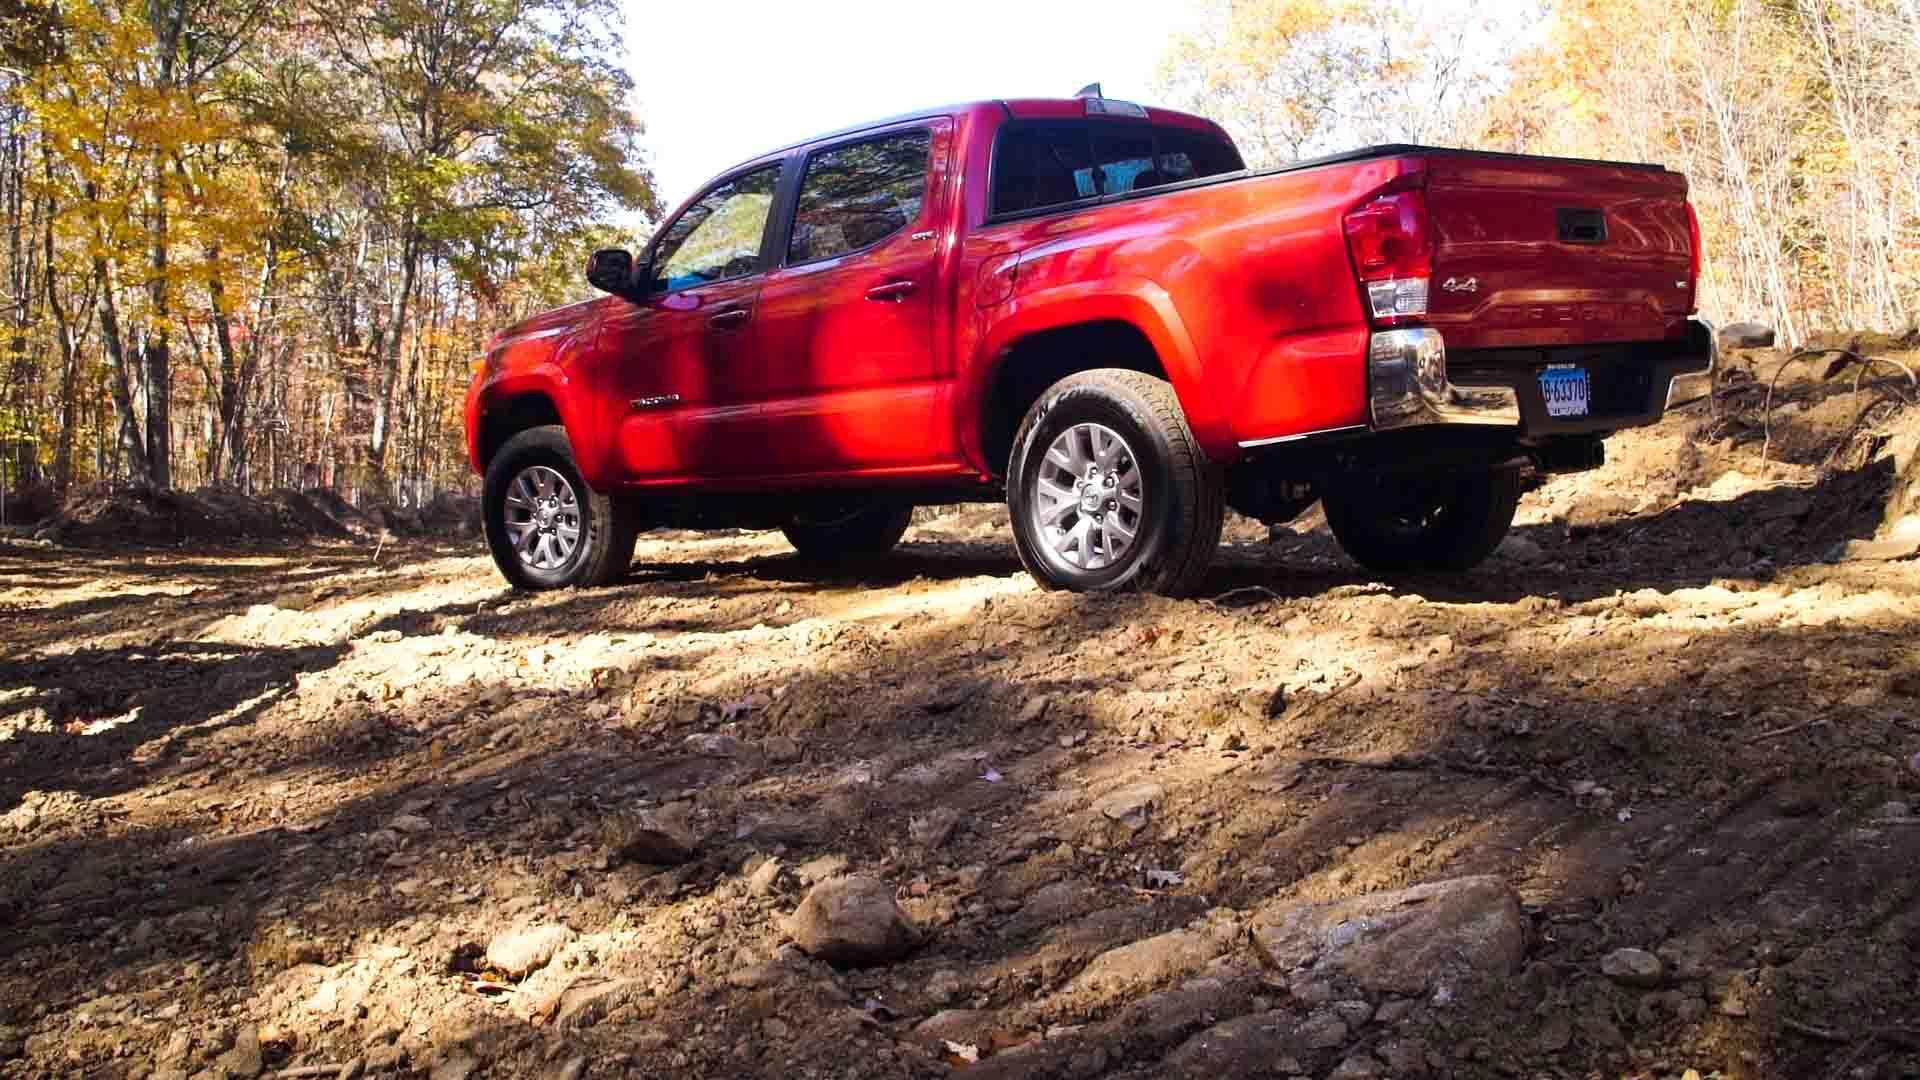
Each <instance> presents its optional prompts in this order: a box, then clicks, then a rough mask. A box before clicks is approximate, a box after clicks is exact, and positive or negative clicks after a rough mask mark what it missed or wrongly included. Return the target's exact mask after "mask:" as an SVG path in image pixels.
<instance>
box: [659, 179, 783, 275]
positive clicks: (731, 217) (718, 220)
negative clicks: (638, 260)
mask: <svg viewBox="0 0 1920 1080" xmlns="http://www.w3.org/2000/svg"><path fill="white" fill-rule="evenodd" d="M779 179H780V166H779V165H777V164H776V165H768V166H766V167H765V168H761V169H755V170H754V171H752V172H750V173H744V174H742V175H740V176H736V177H734V178H733V179H732V180H729V181H727V182H726V183H724V184H721V185H720V186H719V187H716V188H714V189H713V190H712V191H709V192H707V193H706V194H705V195H702V196H701V197H700V201H698V202H696V203H694V204H693V205H692V206H689V207H687V210H686V213H683V214H681V215H680V216H679V217H678V218H676V219H674V222H673V224H672V225H670V226H668V228H667V233H666V235H665V236H663V237H661V238H660V246H659V248H658V249H656V251H655V252H654V256H653V277H654V288H655V289H656V290H658V291H661V292H678V291H680V290H681V289H691V288H693V287H695V286H697V285H707V284H710V283H712V282H715V281H726V280H727V279H729V278H737V277H744V276H746V275H748V274H751V273H753V272H755V271H756V270H759V269H760V242H761V240H762V238H763V237H765V235H766V230H767V215H768V214H769V213H771V212H772V210H773V189H774V185H775V184H777V183H778V182H779Z"/></svg>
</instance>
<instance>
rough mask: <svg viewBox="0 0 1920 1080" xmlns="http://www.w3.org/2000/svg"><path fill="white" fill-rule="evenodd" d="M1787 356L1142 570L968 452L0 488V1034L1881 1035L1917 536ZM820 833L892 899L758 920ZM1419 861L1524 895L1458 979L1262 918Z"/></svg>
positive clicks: (1445, 1058)
mask: <svg viewBox="0 0 1920 1080" xmlns="http://www.w3.org/2000/svg"><path fill="white" fill-rule="evenodd" d="M1828 389H1829V390H1831V391H1832V392H1831V393H1828V392H1827V391H1826V390H1821V389H1820V388H1819V387H1812V388H1809V389H1808V390H1807V392H1806V393H1805V394H1804V395H1803V396H1802V397H1801V398H1800V399H1798V400H1797V403H1796V404H1795V405H1794V407H1793V408H1792V409H1791V410H1789V411H1788V413H1789V414H1786V415H1782V416H1779V417H1776V419H1775V422H1774V426H1775V430H1774V433H1773V434H1774V439H1773V444H1772V445H1771V446H1770V447H1769V448H1768V449H1769V454H1770V456H1771V457H1772V458H1773V459H1775V460H1781V461H1784V462H1785V464H1784V465H1778V466H1771V467H1763V466H1762V465H1761V463H1760V446H1759V443H1758V441H1757V440H1758V439H1759V437H1760V435H1761V432H1760V431H1759V428H1758V427H1757V426H1756V424H1755V422H1754V415H1753V413H1752V411H1751V409H1748V410H1747V411H1746V412H1745V413H1741V412H1740V410H1739V409H1738V408H1734V407H1732V406H1729V411H1728V412H1727V413H1723V415H1721V416H1718V417H1710V416H1707V415H1705V411H1704V409H1702V408H1695V409H1692V410H1688V411H1686V412H1685V413H1683V414H1678V415H1675V416H1674V417H1671V418H1669V420H1668V421H1667V422H1666V423H1664V424H1663V425H1661V426H1660V427H1658V428H1654V429H1649V430H1645V431H1640V432H1635V433H1631V434H1629V435H1625V436H1622V437H1620V438H1618V439H1616V440H1615V441H1614V442H1613V443H1611V444H1610V446H1609V451H1610V455H1611V461H1610V463H1609V465H1608V466H1607V467H1606V468H1605V469H1603V470H1601V471H1599V472H1595V473H1591V474H1586V475H1580V476H1571V477H1561V478H1556V479H1554V480H1552V481H1550V482H1549V483H1547V484H1545V485H1544V486H1542V487H1541V488H1539V489H1538V490H1536V491H1534V492H1531V493H1530V494H1529V495H1528V496H1527V498H1526V500H1525V502H1524V503H1523V506H1522V510H1521V515H1522V516H1521V523H1520V525H1519V526H1518V527H1517V528H1516V530H1515V533H1514V535H1513V537H1512V538H1510V539H1509V541H1508V543H1507V544H1506V545H1505V546H1504V547H1503V548H1502V550H1501V551H1500V552H1499V553H1498V554H1496V556H1495V557H1494V559H1493V560H1492V561H1490V562H1489V563H1488V564H1486V565H1485V566H1483V567H1482V568H1480V569H1479V570H1478V571H1476V572H1475V573H1473V574H1470V575H1466V576H1464V577H1458V578H1433V579H1409V580H1401V581H1395V582H1390V583H1386V582H1380V581H1377V580H1375V579H1374V578H1372V577H1371V576H1369V575H1368V574H1366V573H1365V572H1363V571H1361V570H1359V569H1358V568H1356V567H1355V566H1354V565H1353V564H1352V563H1351V562H1349V561H1348V560H1346V559H1345V558H1344V557H1343V556H1342V555H1341V554H1340V552H1339V550H1338V548H1337V546H1336V545H1335V544H1334V543H1333V541H1332V539H1331V537H1330V536H1329V535H1328V534H1327V532H1326V530H1325V527H1324V525H1323V524H1322V523H1321V521H1320V519H1319V516H1318V514H1317V512H1316V513H1314V514H1312V515H1310V516H1309V517H1308V518H1306V519H1303V520H1301V521H1299V522H1296V523H1295V524H1294V525H1293V526H1290V527H1282V528H1278V529H1275V530H1273V532H1272V533H1271V535H1269V532H1268V530H1267V529H1266V528H1264V527H1262V526H1258V525H1256V524H1254V523H1251V522H1246V521H1235V522H1234V523H1233V524H1232V526H1231V527H1230V529H1229V536H1228V542H1227V544H1226V546H1225V547H1224V549H1223V551H1222V553H1221V558H1220V560H1219V562H1218V565H1217V567H1216V569H1215V570H1214V572H1213V576H1212V578H1211V580H1210V582H1209V587H1208V589H1207V590H1206V592H1205V597H1206V598H1204V599H1199V600H1191V601H1172V600H1164V599H1158V598H1151V597H1139V596H1121V597H1081V596H1071V595H1061V594H1051V593H1044V592H1041V591H1038V590H1037V589H1036V588H1035V587H1034V585H1033V584H1032V582H1031V581H1030V579H1029V578H1028V577H1027V576H1026V575H1025V574H1023V573H1022V572H1021V571H1020V568H1019V564H1018V561H1017V560H1016V558H1015V556H1014V553H1013V549H1012V546H1011V543H1010V541H1009V540H1008V538H1007V536H1006V534H1005V530H1004V528H1002V527H1001V526H1000V521H1001V519H1002V518H1003V517H1004V511H1003V510H1000V509H996V508H993V507H978V508H966V509H962V510H957V511H953V512H948V513H943V514H939V515H932V516H930V517H929V519H928V520H925V521H923V522H922V523H920V524H918V525H916V526H915V528H914V530H913V531H912V532H911V533H910V534H909V535H908V537H907V541H906V543H904V544H903V545H902V546H901V548H900V549H899V550H898V551H897V552H896V553H895V554H894V555H892V556H891V557H888V558H885V559H882V560H877V561H875V562H873V563H872V564H871V565H867V566H862V567H858V568H850V569H840V570H834V569H827V568H821V567H816V566H810V565H807V564H804V563H802V562H799V561H797V560H796V559H795V558H794V557H793V556H792V555H791V553H790V552H789V550H788V549H787V548H786V547H785V545H784V544H783V542H782V541H781V540H780V538H779V537H778V535H777V534H722V535H711V536H696V535H692V534H667V535H651V536H646V537H643V538H642V540H641V543H640V547H639V550H638V552H637V554H636V557H635V561H634V564H633V567H632V571H631V573H630V575H629V576H628V578H627V579H626V581H625V582H624V583H623V584H620V585H618V586H616V587H612V588H607V589H601V590H594V591H585V592H570V593H560V594H545V595H539V596H527V595H517V594H514V593H512V592H510V591H508V590H507V589H505V588H503V586H502V584H501V582H500V579H499V578H498V576H497V574H496V573H495V571H494V570H493V568H492V566H491V564H490V563H489V562H488V561H487V560H486V559H485V558H484V556H482V555H481V554H479V553H478V552H477V551H475V550H474V549H473V547H472V542H471V541H468V542H465V543H463V544H461V545H460V546H458V547H453V546H446V547H439V548H436V547H431V546H425V545H421V544H418V543H400V544H398V545H396V544H385V545H382V546H381V547H380V550H379V554H378V556H377V558H376V556H375V546H374V545H372V544H370V543H361V542H336V543H329V544H318V545H309V546H300V547H293V548H275V549H266V550H255V549H246V548H224V549H205V550H200V549H192V550H181V549H173V548H163V549H147V550H139V551H131V552H128V551H121V552H110V551H101V550H78V549H70V548H61V547H54V546H47V545H44V544H36V543H29V542H25V541H21V540H17V539H16V540H14V541H6V540H4V539H0V626H4V632H0V1076H4V1077H55V1076H61V1077H64V1076H102V1077H121V1076H126V1077H185V1076H208V1077H220V1076H256V1075H288V1076H291V1075H303V1076H310V1075H321V1070H322V1069H323V1068H327V1069H328V1073H327V1074H329V1075H331V1074H332V1073H331V1067H332V1066H335V1065H338V1066H343V1067H344V1068H343V1069H342V1071H341V1072H340V1075H343V1076H346V1075H359V1074H360V1073H361V1070H364V1072H365V1074H367V1075H398V1074H403V1073H409V1072H410V1073H415V1074H420V1075H428V1074H430V1075H432V1076H433V1077H436V1078H447V1080H453V1078H459V1077H467V1076H493V1077H516V1076H557V1077H579V1076H583V1075H584V1076H615V1075H636V1076H648V1075H651V1076H698V1077H734V1076H767V1077H840V1076H854V1077H933V1076H943V1075H949V1074H951V1075H954V1076H969V1075H972V1076H990V1075H991V1076H1072V1077H1093V1076H1111V1077H1149V1076H1162V1075H1181V1074H1194V1075H1199V1074H1203V1073H1205V1074H1210V1075H1213V1076H1223V1075H1252V1074H1256V1073H1257V1074H1270V1075H1303V1076H1316V1077H1324V1076H1330V1075H1331V1076H1336V1077H1340V1078H1341V1080H1354V1078H1364V1077H1368V1076H1388V1075H1408V1076H1419V1075H1430V1076H1459V1077H1478V1076H1528V1077H1589V1076H1593V1077H1599V1076H1606V1077H1616V1076H1633V1077H1676V1078H1677V1077H1683V1076H1685V1077H1699V1078H1709V1077H1714V1076H1722V1077H1755V1078H1759V1077H1828V1076H1832V1077H1896V1076H1916V1075H1920V963H1917V962H1916V961H1920V873H1916V867H1920V817H1916V816H1915V814H1914V812H1913V810H1912V804H1913V803H1914V802H1916V801H1920V633H1916V631H1917V630H1920V563H1916V562H1915V561H1913V560H1911V559H1908V560H1904V561H1889V562H1874V561H1858V560H1851V559H1842V558H1840V556H1841V554H1842V553H1843V552H1844V551H1845V550H1846V547H1845V546H1846V543H1847V542H1848V541H1849V540H1861V539H1865V538H1867V537H1868V536H1870V535H1871V534H1872V532H1873V530H1874V525H1875V523H1876V521H1877V518H1878V515H1879V512H1880V507H1881V504H1882V502H1883V501H1884V499H1885V497H1886V490H1887V486H1888V483H1889V478H1890V476H1891V470H1892V468H1893V464H1892V463H1891V462H1890V461H1889V460H1888V459H1887V458H1886V457H1885V455H1883V454H1881V453H1880V452H1879V451H1880V448H1881V446H1882V442H1883V441H1876V440H1874V439H1872V438H1868V439H1866V440H1864V441H1863V440H1861V439H1859V438H1855V439H1854V440H1853V442H1852V443H1851V444H1849V446H1848V447H1846V448H1844V452H1843V453H1842V454H1841V455H1839V456H1838V457H1837V458H1836V459H1835V460H1834V461H1833V462H1832V463H1831V465H1830V467H1829V468H1828V469H1826V470H1822V469H1821V468H1820V466H1821V465H1822V463H1823V462H1824V461H1825V459H1826V457H1827V451H1828V450H1829V449H1830V448H1831V447H1832V446H1833V445H1834V440H1835V438H1837V437H1838V434H1839V433H1843V432H1844V430H1845V429H1846V427H1847V424H1848V421H1849V420H1850V418H1851V417H1852V415H1853V413H1854V411H1855V406H1854V405H1853V403H1852V402H1853V399H1852V398H1851V396H1850V395H1848V394H1845V393H1841V392H1840V390H1839V389H1838V388H1828ZM1735 396H1736V397H1737V395H1735ZM1909 419H1910V417H1909ZM1874 422H1875V423H1879V422H1881V421H1880V420H1878V419H1876V420H1875V421H1874ZM1869 426H1871V425H1869ZM662 821H666V822H668V824H667V825H661V824H660V823H661V822H662ZM663 837H665V838H666V839H663ZM842 873H855V874H860V875H871V876H873V877H876V878H878V879H879V880H880V881H882V882H884V883H885V885H886V886H887V888H888V889H890V890H892V892H893V894H894V895H895V896H896V897H897V898H898V902H899V904H900V907H901V908H902V909H903V910H904V911H905V913H906V914H907V916H909V917H910V918H911V920H912V926H913V928H914V935H915V936H914V940H913V941H912V943H911V948H909V949H907V950H906V951H905V952H904V955H900V956H898V957H896V958H890V959H888V960H887V961H886V962H884V963H879V964H875V965H872V966H866V967H848V968H835V967H833V966H830V965H828V964H826V963H824V962H822V961H820V960H819V959H815V958H813V957H810V956H808V955H807V954H806V952H804V951H803V950H801V949H798V948H797V947H796V946H795V945H794V944H792V939H791V936H790V934H789V929H790V928H789V925H788V923H787V917H788V916H789V915H790V914H791V913H793V912H794V911H795V909H796V907H798V906H799V904H800V901H801V898H802V897H803V896H804V895H806V893H807V891H808V889H809V887H810V886H811V885H812V883H814V882H818V881H822V880H831V879H833V878H835V877H836V876H837V875H839V874H842ZM1468 875H1493V876H1494V877H1495V878H1496V879H1497V883H1496V884H1497V885H1498V887H1500V888H1508V887H1510V888H1511V889H1512V890H1513V892H1514V893H1515V894H1516V895H1517V897H1518V900H1519V905H1520V906H1519V907H1518V909H1517V911H1518V919H1519V922H1520V926H1521V931H1522V936H1521V937H1520V939H1519V940H1520V942H1521V944H1520V946H1519V948H1520V954H1519V956H1518V957H1517V962H1516V963H1513V964H1511V965H1510V966H1509V965H1504V964H1503V965H1499V967H1500V968H1502V969H1499V970H1494V969H1482V970H1476V971H1472V972H1469V973H1468V974H1469V975H1471V976H1472V989H1471V992H1470V993H1464V992H1463V993H1459V994H1456V993H1455V992H1454V990H1453V989H1452V987H1451V986H1450V985H1447V986H1433V985H1427V984H1425V983H1421V984H1418V985H1414V986H1408V987H1402V988H1399V990H1398V991H1396V992H1394V993H1380V992H1374V991H1368V990H1364V989H1362V990H1355V989H1353V988H1352V987H1348V986H1341V985H1327V984H1322V983H1319V982H1316V981H1314V980H1311V979H1307V980H1303V979H1302V978H1301V977H1299V975H1298V971H1293V972H1290V971H1289V970H1288V969H1287V968H1286V967H1285V965H1284V964H1281V963H1280V962H1279V961H1278V960H1276V958H1275V956H1274V955H1272V953H1271V950H1269V949H1266V948H1264V947H1263V946H1261V945H1260V944H1259V943H1258V942H1259V941H1260V938H1259V935H1258V933H1257V932H1256V931H1255V929H1254V928H1256V927H1257V926H1258V925H1259V924H1261V922H1262V920H1263V919H1269V918H1272V917H1275V913H1284V912H1287V911H1293V910H1296V908H1295V907H1294V906H1292V905H1299V904H1301V903H1302V902H1319V901H1332V900H1337V899H1341V898H1348V897H1357V896H1362V895H1366V894H1375V893H1379V892H1381V891H1383V890H1393V889H1400V888H1403V887H1406V886H1411V885H1416V884H1420V883H1427V882H1439V881H1445V880H1450V879H1456V878H1461V877H1465V876H1468ZM1344 925H1359V924H1357V923H1354V924H1344ZM516 935H517V936H516ZM515 949H519V950H521V951H522V952H525V951H528V950H531V951H532V952H534V953H537V954H539V955H536V956H534V957H533V958H532V959H531V960H528V961H527V962H526V965H519V964H508V963H507V962H506V961H504V960H503V959H502V957H503V956H504V955H505V954H507V953H511V952H513V951H514V950H515ZM1621 950H1643V952H1640V953H1634V954H1631V955H1629V954H1628V953H1623V952H1621ZM1646 954H1652V959H1648V958H1647V957H1646ZM1464 955H1465V954H1464V953H1463V954H1462V956H1464ZM1622 957H1626V959H1622ZM1636 958H1637V959H1636ZM1308 959H1309V960H1311V957H1309V958H1308ZM1456 959H1458V957H1456ZM542 961H544V962H542ZM510 966H530V967H531V973H530V974H524V975H520V974H519V973H517V972H514V971H510V970H506V968H508V967H510ZM1464 985H1465V984H1463V986H1464ZM1375 990H1377V987H1376V988H1375ZM1333 999H1338V1000H1333ZM1302 1018H1305V1019H1302ZM1336 1018H1337V1019H1336ZM1283 1021H1284V1022H1283ZM1296 1022H1297V1027H1296V1026H1295V1025H1296ZM1262 1033H1265V1034H1264V1035H1263V1034H1262ZM1276 1033H1277V1034H1276ZM1262 1038H1264V1039H1266V1041H1264V1042H1262V1041H1260V1040H1261V1039H1262ZM1236 1039H1237V1040H1240V1041H1239V1042H1236V1041H1235V1040H1236ZM1248 1039H1252V1040H1253V1041H1251V1042H1248V1041H1247V1040H1248ZM1234 1047H1242V1048H1244V1047H1253V1048H1254V1049H1256V1050H1259V1051H1260V1052H1259V1053H1257V1054H1256V1053H1253V1052H1252V1051H1246V1052H1244V1053H1243V1051H1242V1050H1236V1049H1234ZM1222 1048H1225V1049H1222ZM1262 1048H1264V1049H1262ZM1222 1054H1224V1055H1226V1056H1225V1057H1222V1056H1221V1055H1222ZM1234 1054H1241V1055H1242V1056H1240V1057H1234V1056H1233V1055H1234ZM1223 1062H1224V1064H1222V1063H1223ZM303 1070H304V1071H303Z"/></svg>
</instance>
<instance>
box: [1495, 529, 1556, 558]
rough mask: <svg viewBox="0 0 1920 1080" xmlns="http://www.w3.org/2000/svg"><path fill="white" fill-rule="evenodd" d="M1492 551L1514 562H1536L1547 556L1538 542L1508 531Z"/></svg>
mask: <svg viewBox="0 0 1920 1080" xmlns="http://www.w3.org/2000/svg"><path fill="white" fill-rule="evenodd" d="M1494 553H1495V554H1497V555H1504V556H1506V557H1507V558H1509V559H1512V560H1513V561H1514V562H1523V563H1537V562H1539V561H1540V560H1541V559H1544V558H1546V557H1547V553H1546V551H1545V550H1544V549H1542V548H1541V547H1540V545H1539V544H1536V543H1534V542H1533V541H1531V540H1529V539H1527V538H1526V537H1524V536H1521V535H1519V534H1517V533H1509V534H1508V535H1507V538H1506V539H1505V540H1502V541H1500V546H1499V547H1498V548H1497V549H1495V552H1494Z"/></svg>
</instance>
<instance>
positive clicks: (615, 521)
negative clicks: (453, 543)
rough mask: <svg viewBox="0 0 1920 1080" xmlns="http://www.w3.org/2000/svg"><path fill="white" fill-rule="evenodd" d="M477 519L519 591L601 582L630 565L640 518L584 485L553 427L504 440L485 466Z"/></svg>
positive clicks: (569, 449)
mask: <svg viewBox="0 0 1920 1080" xmlns="http://www.w3.org/2000/svg"><path fill="white" fill-rule="evenodd" d="M481 514H482V516H483V519H484V522H485V525H486V532H487V547H488V549H489V550H491V551H492V553H493V562H494V565H496V566H498V567H499V568H500V573H501V574H502V575H504V576H505V577H506V579H507V580H508V581H509V582H511V583H512V584H513V585H514V586H516V587H517V588H522V589H561V588H566V587H568V586H573V585H604V584H606V583H607V582H609V581H613V580H614V579H616V578H618V577H619V576H620V575H621V574H624V573H625V572H626V569H627V565H628V563H630V562H631V561H632V560H633V543H634V537H635V536H636V535H637V534H638V533H639V528H638V515H637V514H636V513H635V510H634V507H633V506H632V505H631V504H630V503H628V502H627V501H626V500H622V499H615V498H613V497H611V496H608V495H602V494H600V493H598V492H595V491H593V490H592V489H591V488H589V487H587V485H586V483H585V481H583V480H581V479H580V470H579V469H578V468H577V467H575V465H574V462H573V446H572V444H570V443H569V442H568V441H567V432H566V429H565V428H562V427H560V426H558V425H551V424H550V425H546V426H543V427H536V428H529V429H527V430H526V431H523V432H521V433H520V434H518V435H515V436H514V437H513V438H511V439H508V440H507V441H506V443H505V444H504V445H503V446H501V447H500V449H499V451H498V452H497V453H495V454H494V456H493V460H492V461H491V462H489V463H488V465H487V477H486V485H485V488H484V489H483V491H482V493H481Z"/></svg>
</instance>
